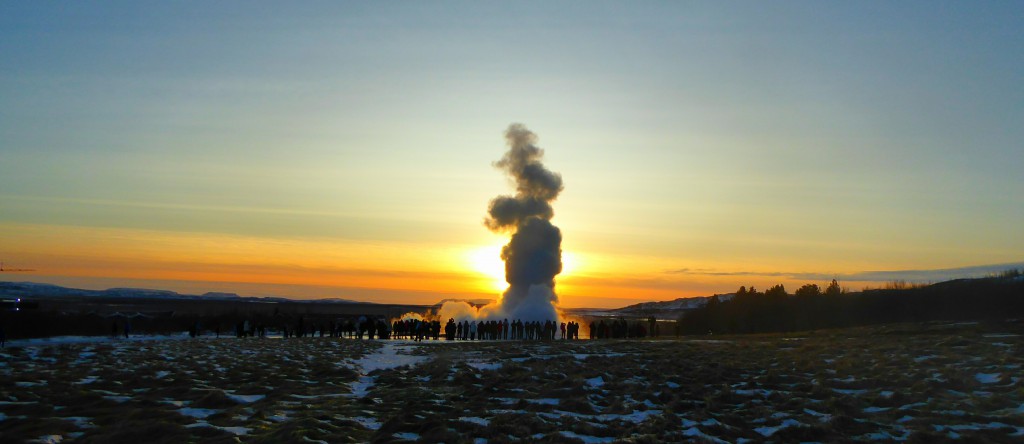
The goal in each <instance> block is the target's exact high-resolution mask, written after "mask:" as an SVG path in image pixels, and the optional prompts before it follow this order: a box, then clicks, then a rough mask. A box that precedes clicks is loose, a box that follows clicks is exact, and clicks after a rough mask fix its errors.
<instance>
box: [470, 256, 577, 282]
mask: <svg viewBox="0 0 1024 444" xmlns="http://www.w3.org/2000/svg"><path fill="white" fill-rule="evenodd" d="M501 248H502V246H501V245H489V246H483V247H478V248H475V249H473V250H470V251H469V253H468V254H467V255H466V258H467V261H468V262H469V264H470V266H471V267H472V268H473V271H475V272H476V273H477V274H478V275H479V276H480V277H481V278H482V279H483V280H484V281H485V282H486V283H485V284H483V285H485V289H486V290H488V291H496V292H498V293H502V292H504V291H505V290H506V289H508V282H505V262H504V261H502V260H501ZM578 267H579V257H578V256H577V255H575V254H573V253H569V252H565V251H563V252H562V272H561V273H559V274H558V276H562V277H564V276H566V275H569V274H571V273H572V272H574V271H576V270H577V268H578ZM556 279H557V277H556Z"/></svg>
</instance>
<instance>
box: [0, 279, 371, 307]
mask: <svg viewBox="0 0 1024 444" xmlns="http://www.w3.org/2000/svg"><path fill="white" fill-rule="evenodd" d="M0 297H2V298H32V297H80V298H128V299H173V300H219V301H255V302H298V303H303V302H310V303H313V302H315V303H337V304H370V303H371V302H360V301H353V300H349V299H338V298H331V299H289V298H283V297H276V296H266V297H258V296H239V295H237V294H235V293H222V292H208V293H204V294H201V295H191V294H181V293H178V292H175V291H170V290H153V289H148V288H108V289H106V290H85V289H81V288H67V287H61V286H59V285H52V284H39V283H35V282H0Z"/></svg>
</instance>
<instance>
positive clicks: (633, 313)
mask: <svg viewBox="0 0 1024 444" xmlns="http://www.w3.org/2000/svg"><path fill="white" fill-rule="evenodd" d="M733 296H735V295H734V294H732V293H730V294H718V295H714V296H697V297H690V298H679V299H674V300H671V301H660V302H641V303H639V304H633V305H629V306H626V307H622V308H618V309H614V310H608V313H609V314H611V315H615V316H629V317H649V316H654V317H655V318H658V319H672V320H675V319H678V318H679V316H680V315H682V314H683V313H685V312H688V311H691V310H696V309H698V308H702V307H704V306H705V305H707V303H708V301H709V300H710V299H711V298H713V297H718V300H719V301H723V302H724V301H728V300H731V299H732V298H733Z"/></svg>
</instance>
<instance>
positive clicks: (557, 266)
mask: <svg viewBox="0 0 1024 444" xmlns="http://www.w3.org/2000/svg"><path fill="white" fill-rule="evenodd" d="M505 139H506V140H507V142H508V147H509V149H508V151H507V152H505V155H504V156H503V157H502V158H501V160H499V161H497V162H495V163H494V166H495V167H497V168H499V169H501V170H504V172H505V174H507V175H508V177H509V178H510V179H512V181H513V182H514V183H515V187H516V194H515V195H511V196H498V197H496V198H494V199H493V200H491V203H490V205H489V206H488V209H487V218H485V219H484V225H485V226H486V227H487V228H488V229H490V230H491V231H494V232H508V233H511V235H512V238H511V239H510V240H509V243H508V244H507V245H505V246H504V247H503V248H502V250H501V259H502V260H503V261H505V281H506V282H508V284H509V288H508V290H506V291H505V294H504V295H503V297H502V299H501V300H500V301H499V302H498V303H497V304H491V305H488V306H485V307H482V308H481V309H480V310H479V311H475V310H470V311H469V313H468V314H472V315H473V316H472V317H476V318H486V319H497V318H509V319H522V320H525V321H535V320H536V321H546V320H556V319H558V318H559V314H558V311H557V309H556V305H557V303H558V296H557V295H556V294H555V291H554V290H555V276H556V275H557V274H558V273H561V272H562V232H561V231H560V230H559V229H558V227H556V226H554V225H552V224H551V218H552V217H553V216H554V210H553V209H552V208H551V202H552V201H554V200H555V199H557V198H558V194H559V193H561V192H562V189H563V186H562V176H561V175H559V174H558V173H555V172H552V171H550V170H548V169H547V168H545V167H544V165H543V164H542V163H541V158H542V157H543V156H544V150H542V149H540V148H538V147H537V145H536V142H537V135H536V134H534V133H533V132H531V131H530V130H529V129H527V128H526V127H525V126H523V125H522V124H519V123H513V124H512V125H509V127H508V129H507V130H505ZM450 304H452V303H446V304H445V305H444V306H442V308H441V310H440V312H439V313H438V314H439V315H440V317H441V318H442V320H444V319H447V318H448V317H456V318H457V319H458V318H459V317H461V318H465V317H466V315H467V310H466V309H467V307H461V306H459V307H456V306H454V305H452V306H451V307H449V305H450ZM464 305H465V304H464ZM469 308H471V307H469ZM473 312H475V313H473ZM446 313H448V314H446ZM459 315H461V316H459Z"/></svg>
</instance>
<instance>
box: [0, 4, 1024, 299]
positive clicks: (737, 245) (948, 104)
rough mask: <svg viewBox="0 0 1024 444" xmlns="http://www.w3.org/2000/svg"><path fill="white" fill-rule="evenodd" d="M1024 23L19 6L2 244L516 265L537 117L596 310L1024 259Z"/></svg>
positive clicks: (42, 259) (722, 13)
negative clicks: (191, 247)
mask: <svg viewBox="0 0 1024 444" xmlns="http://www.w3.org/2000/svg"><path fill="white" fill-rule="evenodd" d="M1022 19H1024V6H1021V4H1020V3H1017V2H986V3H976V2H900V3H891V2H856V3H853V2H777V3H755V2H683V3H678V4H677V3H654V2H651V3H642V4H637V3H626V2H550V3H549V2H524V3H516V4H506V3H490V2H436V3H416V2H394V3H386V4H376V3H348V2H321V3H317V2H304V3H302V4H301V5H285V4H281V3H275V2H216V3H202V2H121V3H118V2H110V3H103V4H90V3H57V2H7V3H4V4H2V5H0V54H3V57H2V58H0V80H2V81H0V97H2V98H3V100H2V101H0V140H2V141H3V142H2V147H0V208H3V211H2V212H0V224H2V225H5V226H6V227H7V228H6V231H7V232H8V233H14V234H17V233H22V232H26V233H27V232H28V231H26V230H29V231H31V232H32V233H38V231H37V230H44V231H45V229H44V228H41V227H49V229H50V230H53V231H54V232H55V233H56V232H60V231H64V232H66V231H67V229H68V227H78V228H80V227H86V228H91V229H96V230H106V229H121V230H135V231H134V232H135V233H136V234H137V233H138V232H139V231H145V232H149V233H158V234H159V236H170V237H173V236H183V237H185V238H190V239H193V238H195V236H205V235H208V234H217V235H223V236H243V237H245V238H246V239H248V241H252V242H256V243H259V242H267V243H271V244H275V245H277V244H276V243H279V242H283V241H282V240H284V241H288V240H294V239H319V240H322V241H323V242H324V243H325V244H329V245H331V246H332V247H331V248H346V245H349V244H351V243H359V244H360V245H363V244H366V243H369V244H386V245H389V246H393V245H406V246H407V247H408V248H409V249H411V250H422V252H423V254H424V255H425V256H431V257H433V255H437V254H442V253H439V251H447V250H446V248H447V247H445V246H451V248H452V249H454V250H459V251H462V250H465V249H473V248H476V246H480V245H488V246H489V245H493V244H500V243H501V242H502V240H501V239H500V238H496V237H494V235H491V234H489V233H487V232H486V230H484V229H483V228H482V227H481V225H480V221H481V219H482V217H483V214H484V210H485V209H486V204H487V202H488V201H489V199H491V198H492V197H494V196H496V195H498V194H502V193H507V192H508V188H507V186H508V185H507V183H506V182H505V180H504V179H503V178H502V176H501V175H500V173H498V172H496V171H495V170H493V169H492V168H491V167H490V164H491V162H493V161H494V160H496V159H498V158H499V157H500V155H501V152H502V150H503V147H502V143H503V140H502V138H501V132H502V131H503V129H504V128H505V127H506V126H508V124H510V123H512V122H523V123H525V124H526V125H527V126H528V127H530V128H531V129H532V130H534V131H535V132H536V133H537V134H538V135H539V136H540V145H541V146H542V147H543V148H545V149H546V151H547V154H546V156H547V157H546V163H547V164H548V165H549V167H550V168H551V169H552V170H554V171H558V172H560V173H561V174H562V175H563V177H564V179H565V182H566V191H565V193H563V195H562V197H561V198H560V200H559V202H557V203H556V204H555V211H556V215H557V216H556V219H555V223H556V224H558V225H559V226H560V227H562V229H563V232H564V233H565V235H564V237H565V249H566V250H567V251H570V252H575V253H576V254H577V256H578V260H579V262H580V264H581V265H580V268H579V270H578V273H577V276H575V277H576V278H577V279H579V280H580V281H585V282H587V284H586V285H584V284H583V283H580V284H578V285H577V287H576V288H577V289H578V291H577V292H578V294H579V295H580V296H579V297H581V298H582V297H584V296H586V295H588V294H602V295H605V296H607V297H612V296H610V295H609V293H617V294H618V293H630V294H633V293H636V294H646V295H648V296H649V297H668V296H670V295H671V294H676V293H679V294H681V295H684V294H692V295H697V294H707V293H708V292H710V291H713V290H719V289H720V290H722V291H726V290H730V289H734V287H735V286H738V285H740V284H741V283H742V282H733V281H724V280H718V281H714V282H709V281H693V280H687V279H696V278H695V277H693V276H689V277H686V276H682V277H681V276H679V275H678V274H674V273H670V272H669V271H671V270H678V269H682V268H693V269H710V270H716V272H719V273H734V272H741V271H742V272H747V271H753V272H757V273H764V274H765V276H764V277H763V279H765V280H766V282H767V281H768V280H771V279H776V278H777V276H774V275H772V273H779V272H782V271H784V272H786V273H792V272H801V273H816V274H820V273H824V274H829V273H832V274H836V275H852V274H854V273H859V272H864V271H866V270H926V269H952V268H958V267H967V266H976V265H987V264H1006V263H1016V262H1019V261H1020V259H1021V251H1024V236H1020V226H1021V222H1022V221H1024V197H1022V195H1024V193H1022V191H1024V175H1022V174H1020V171H1022V169H1024V161H1022V160H1021V156H1020V152H1021V141H1022V140H1024V137H1022V136H1024V129H1022V128H1024V88H1021V87H1020V83H1021V82H1020V81H1021V78H1022V75H1021V74H1022V73H1024V35H1022V33H1024V31H1022V28H1024V27H1022V26H1020V24H1021V23H1024V20H1022ZM19 230H21V231H19ZM12 235H13V234H12ZM153 235H154V236H156V234H153ZM132 236H135V237H139V238H145V236H136V235H132ZM132 236H129V237H132ZM189 236H192V237H189ZM21 237H22V238H27V236H21ZM57 237H58V236H57V235H56V234H55V235H54V236H53V237H52V238H46V237H45V236H43V237H42V238H40V241H39V242H40V245H42V244H45V243H46V242H51V243H55V242H56V240H54V239H56V238H57ZM47 239H50V240H47ZM248 241H247V242H248ZM140 242H142V241H140ZM15 244H16V245H15ZM10 245H14V246H13V247H9V248H8V252H0V254H4V256H5V257H10V256H12V254H13V255H14V256H13V257H12V259H7V260H21V261H23V262H24V261H26V260H27V261H29V262H32V263H33V265H32V266H33V267H34V268H38V269H46V270H50V273H51V274H48V275H46V276H51V277H54V276H58V275H64V276H66V275H68V274H73V273H78V275H81V277H82V278H83V279H84V278H86V277H88V276H93V277H96V278H99V277H103V278H107V279H109V278H115V279H116V278H117V277H118V276H122V277H124V278H125V279H127V278H129V277H130V278H138V277H139V276H140V274H139V273H134V272H132V273H128V272H123V273H122V272H120V271H118V270H120V269H119V268H118V267H123V266H124V265H118V264H121V263H122V262H132V261H138V260H145V258H141V257H134V259H133V257H121V256H118V255H117V254H114V253H97V254H98V255H99V256H101V257H99V258H98V260H104V259H109V260H110V261H111V264H108V265H106V266H104V267H103V270H107V271H98V270H92V271H82V270H79V271H72V270H66V269H63V268H61V267H59V266H57V265H55V264H56V263H57V262H53V257H54V256H60V252H59V248H57V247H52V248H49V247H48V248H49V249H46V248H42V247H40V248H38V249H34V248H33V247H32V246H30V245H22V244H21V243H17V242H14V243H11V244H10ZM275 248H276V247H275ZM388 248H390V247H388ZM385 250H386V249H385ZM273 251H275V252H276V253H275V254H277V253H279V251H278V250H273ZM294 254H295V255H296V256H305V255H307V254H308V252H306V251H305V250H303V253H301V254H300V253H298V252H295V253H294ZM367 254H370V255H373V254H383V253H373V252H369V253H367ZM453 254H454V253H453ZM105 255H113V256H117V258H114V257H113V256H111V257H109V258H108V257H107V256H105ZM21 258H26V259H21ZM115 259H116V260H115ZM222 260H228V259H226V258H224V259H222ZM273 260H274V259H272V258H268V259H267V261H270V262H272V261H273ZM48 261H50V262H48ZM119 261H120V262H119ZM346 261H349V262H345V263H344V264H341V265H338V266H340V267H342V268H359V265H358V264H355V263H350V262H351V261H352V259H346ZM410 261H411V262H408V263H402V264H401V265H400V266H401V267H405V268H409V267H412V268H417V267H420V266H421V265H422V264H418V263H416V262H415V261H412V260H410ZM48 264H51V265H48ZM446 264H447V265H446V266H448V267H458V266H459V265H458V264H457V263H454V262H446ZM221 265H230V264H221ZM428 268H429V267H428ZM168 273H169V272H168ZM168 273H164V274H161V276H160V277H161V278H167V277H168ZM324 273H327V271H324ZM86 275H88V276H86ZM100 275H102V276H100ZM43 277H44V278H45V276H43ZM54 278H55V277H54ZM571 278H573V276H568V275H567V276H565V279H566V280H567V291H568V290H569V289H572V286H571V285H568V283H569V281H570V280H571ZM183 279H184V277H183ZM209 279H211V280H215V279H220V278H214V277H210V278H209ZM223 279H224V280H230V279H229V278H228V277H224V278H223ZM232 279H233V278H232ZM282 279H284V278H282ZM218 282H219V281H218ZM276 283H278V284H297V285H301V284H303V282H276ZM309 284H310V285H313V284H312V283H309ZM320 284H324V282H322V281H320V280H318V281H317V285H320ZM734 284H735V285H734ZM331 285H337V286H338V287H339V288H341V287H347V286H350V285H349V284H348V283H346V282H343V281H338V282H334V283H332V284H331ZM380 285H384V284H383V283H381V284H380ZM630 285H636V287H630ZM758 285H760V286H764V284H758ZM600 288H613V289H614V290H608V291H601V290H599V289H600ZM650 289H657V292H655V291H654V290H651V291H650V292H647V293H645V291H648V290H650ZM396 291H397V290H396ZM439 291H441V292H443V291H445V290H439ZM460 291H462V290H460ZM622 297H625V296H622Z"/></svg>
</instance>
